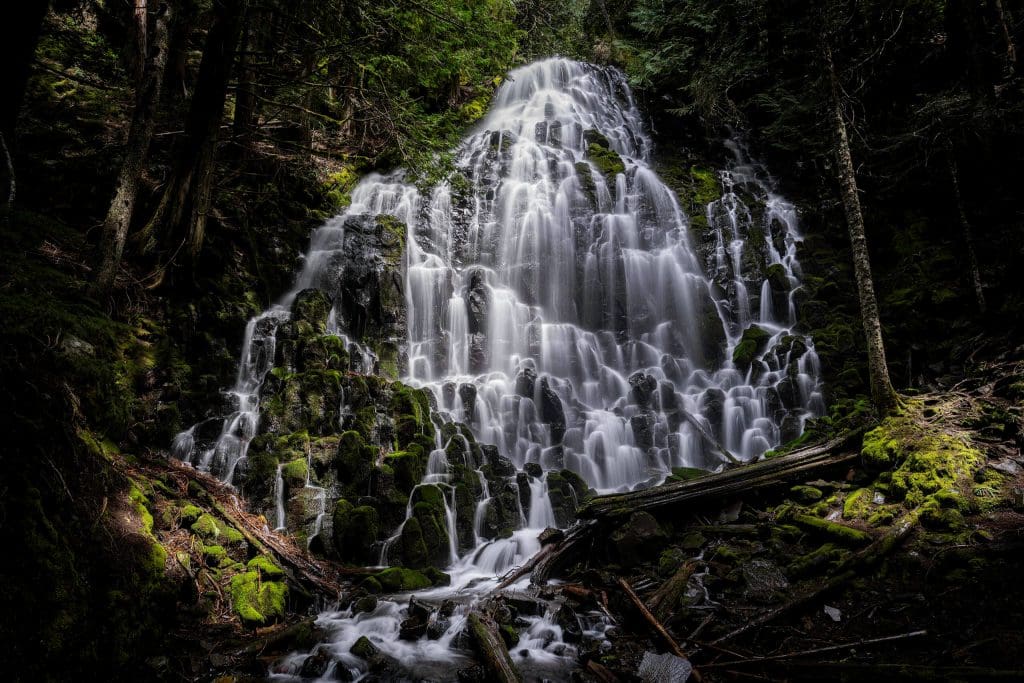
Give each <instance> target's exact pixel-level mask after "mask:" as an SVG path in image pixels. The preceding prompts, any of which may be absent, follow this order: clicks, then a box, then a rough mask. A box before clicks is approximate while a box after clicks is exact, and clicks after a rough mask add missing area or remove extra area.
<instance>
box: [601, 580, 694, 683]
mask: <svg viewBox="0 0 1024 683" xmlns="http://www.w3.org/2000/svg"><path fill="white" fill-rule="evenodd" d="M619 587H620V588H622V590H623V592H624V593H625V594H626V596H627V597H628V598H629V599H630V600H631V601H632V603H633V605H634V606H635V607H636V608H637V610H639V611H640V614H641V615H642V616H643V618H644V619H645V620H646V621H647V623H648V624H650V626H651V628H653V629H654V630H655V632H656V633H657V634H658V635H659V636H661V639H662V640H664V641H665V644H666V645H668V648H669V650H671V651H672V654H674V655H675V656H676V657H681V658H683V659H688V657H687V656H686V653H685V652H684V651H683V648H681V647H679V643H677V642H676V641H675V639H674V638H673V637H672V635H671V634H670V633H669V632H668V631H666V630H665V627H664V626H662V625H661V622H660V621H658V620H657V618H655V616H654V615H653V614H651V613H650V611H649V610H648V609H647V607H646V606H645V605H644V603H643V601H641V600H640V598H639V597H637V594H636V593H634V592H633V587H632V586H630V585H629V581H626V579H623V578H621V577H620V578H619ZM692 675H693V680H695V681H697V683H701V681H702V680H704V679H703V678H702V677H701V675H700V672H699V671H697V669H696V668H694V669H693V674H692Z"/></svg>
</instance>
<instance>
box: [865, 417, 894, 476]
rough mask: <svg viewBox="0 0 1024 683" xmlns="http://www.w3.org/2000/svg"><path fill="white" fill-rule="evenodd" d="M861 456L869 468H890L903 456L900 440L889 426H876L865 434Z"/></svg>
mask: <svg viewBox="0 0 1024 683" xmlns="http://www.w3.org/2000/svg"><path fill="white" fill-rule="evenodd" d="M860 456H861V461H862V462H863V463H864V466H865V467H867V468H868V469H872V470H885V469H889V468H890V467H892V466H893V465H894V464H895V463H896V461H897V460H898V459H899V458H900V456H901V451H900V441H899V439H897V438H895V437H894V435H893V434H892V433H891V431H890V430H889V429H888V428H887V427H885V426H882V427H876V428H875V429H872V430H871V431H870V432H868V433H867V434H865V435H864V441H863V445H862V447H861V451H860Z"/></svg>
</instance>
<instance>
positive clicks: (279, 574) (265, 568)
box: [246, 555, 284, 580]
mask: <svg viewBox="0 0 1024 683" xmlns="http://www.w3.org/2000/svg"><path fill="white" fill-rule="evenodd" d="M246 567H248V568H249V571H255V572H259V574H260V578H262V579H264V580H266V579H270V580H275V579H281V578H283V577H284V570H283V569H281V568H280V567H278V566H277V565H276V564H274V562H273V560H271V559H270V558H269V557H267V556H266V555H257V556H256V557H254V558H252V559H251V560H249V562H248V564H246Z"/></svg>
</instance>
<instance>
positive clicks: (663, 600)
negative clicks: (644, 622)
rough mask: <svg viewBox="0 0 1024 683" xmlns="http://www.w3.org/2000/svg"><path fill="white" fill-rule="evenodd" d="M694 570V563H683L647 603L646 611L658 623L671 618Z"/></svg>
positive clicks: (695, 564) (695, 565)
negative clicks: (647, 610) (649, 612)
mask: <svg viewBox="0 0 1024 683" xmlns="http://www.w3.org/2000/svg"><path fill="white" fill-rule="evenodd" d="M696 569H697V563H696V562H684V563H683V566H681V567H680V568H679V570H678V571H676V573H675V574H673V575H672V576H671V577H670V578H669V579H668V581H666V582H665V583H663V584H662V585H661V588H659V589H658V590H657V591H655V592H654V595H652V596H651V598H650V599H649V600H648V601H647V609H649V610H650V611H651V614H653V615H654V616H655V617H656V618H657V619H658V620H659V621H665V620H666V619H668V618H669V616H671V614H672V612H673V611H674V610H675V608H676V605H678V604H679V598H681V597H682V596H683V593H685V592H686V584H687V582H689V580H690V577H691V576H693V572H694V571H696Z"/></svg>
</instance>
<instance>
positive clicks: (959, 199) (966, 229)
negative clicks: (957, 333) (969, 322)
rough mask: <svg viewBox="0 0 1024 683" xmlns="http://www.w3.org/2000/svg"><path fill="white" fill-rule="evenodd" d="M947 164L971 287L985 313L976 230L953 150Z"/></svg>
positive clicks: (981, 310)
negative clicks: (968, 212)
mask: <svg viewBox="0 0 1024 683" xmlns="http://www.w3.org/2000/svg"><path fill="white" fill-rule="evenodd" d="M946 162H947V163H948V165H949V179H950V182H951V183H952V185H953V200H954V201H955V202H956V210H957V213H958V215H959V216H960V230H961V232H962V233H963V236H964V251H965V252H966V253H967V269H968V272H969V274H970V277H971V285H972V286H973V288H974V298H975V300H976V301H977V303H978V311H979V312H981V313H984V312H985V290H984V288H983V287H982V284H981V269H980V268H979V267H978V252H977V251H975V249H974V228H973V227H971V222H970V221H969V220H968V219H967V209H966V208H965V207H964V198H963V195H962V194H960V171H959V169H958V168H957V165H956V160H955V159H954V158H953V152H952V150H951V149H947V150H946Z"/></svg>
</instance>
